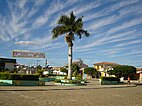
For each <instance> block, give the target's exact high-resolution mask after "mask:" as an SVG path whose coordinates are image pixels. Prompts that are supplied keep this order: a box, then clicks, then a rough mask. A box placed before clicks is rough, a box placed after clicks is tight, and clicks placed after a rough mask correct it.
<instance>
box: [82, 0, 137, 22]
mask: <svg viewBox="0 0 142 106" xmlns="http://www.w3.org/2000/svg"><path fill="white" fill-rule="evenodd" d="M138 1H139V0H133V1H129V0H127V1H126V0H124V1H120V2H119V3H116V4H113V5H111V6H109V7H105V8H102V9H100V10H99V11H97V12H95V13H86V14H85V17H84V21H89V20H92V19H95V18H99V17H102V16H107V15H109V14H110V13H112V12H114V11H117V10H118V9H121V8H122V7H127V6H128V5H132V4H134V3H137V2H138ZM135 8H137V7H135ZM122 10H123V11H121V12H122V15H124V14H123V12H126V11H130V10H131V11H133V9H128V10H125V9H122ZM121 12H120V13H121ZM122 15H121V16H122Z"/></svg>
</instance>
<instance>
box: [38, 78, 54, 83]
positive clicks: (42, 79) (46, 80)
mask: <svg viewBox="0 0 142 106" xmlns="http://www.w3.org/2000/svg"><path fill="white" fill-rule="evenodd" d="M39 81H44V82H50V81H55V78H39Z"/></svg>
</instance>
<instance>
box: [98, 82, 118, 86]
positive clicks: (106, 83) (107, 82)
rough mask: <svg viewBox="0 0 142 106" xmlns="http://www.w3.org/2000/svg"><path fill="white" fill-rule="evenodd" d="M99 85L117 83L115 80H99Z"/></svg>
mask: <svg viewBox="0 0 142 106" xmlns="http://www.w3.org/2000/svg"><path fill="white" fill-rule="evenodd" d="M100 83H101V85H115V84H118V82H117V81H100Z"/></svg>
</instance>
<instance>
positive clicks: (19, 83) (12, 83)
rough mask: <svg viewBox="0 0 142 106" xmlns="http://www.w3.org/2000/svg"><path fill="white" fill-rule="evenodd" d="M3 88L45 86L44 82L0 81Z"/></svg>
mask: <svg viewBox="0 0 142 106" xmlns="http://www.w3.org/2000/svg"><path fill="white" fill-rule="evenodd" d="M0 85H1V86H39V85H40V86H43V85H45V82H44V81H28V80H0Z"/></svg>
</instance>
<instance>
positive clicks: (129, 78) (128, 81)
mask: <svg viewBox="0 0 142 106" xmlns="http://www.w3.org/2000/svg"><path fill="white" fill-rule="evenodd" d="M128 85H130V77H128Z"/></svg>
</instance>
